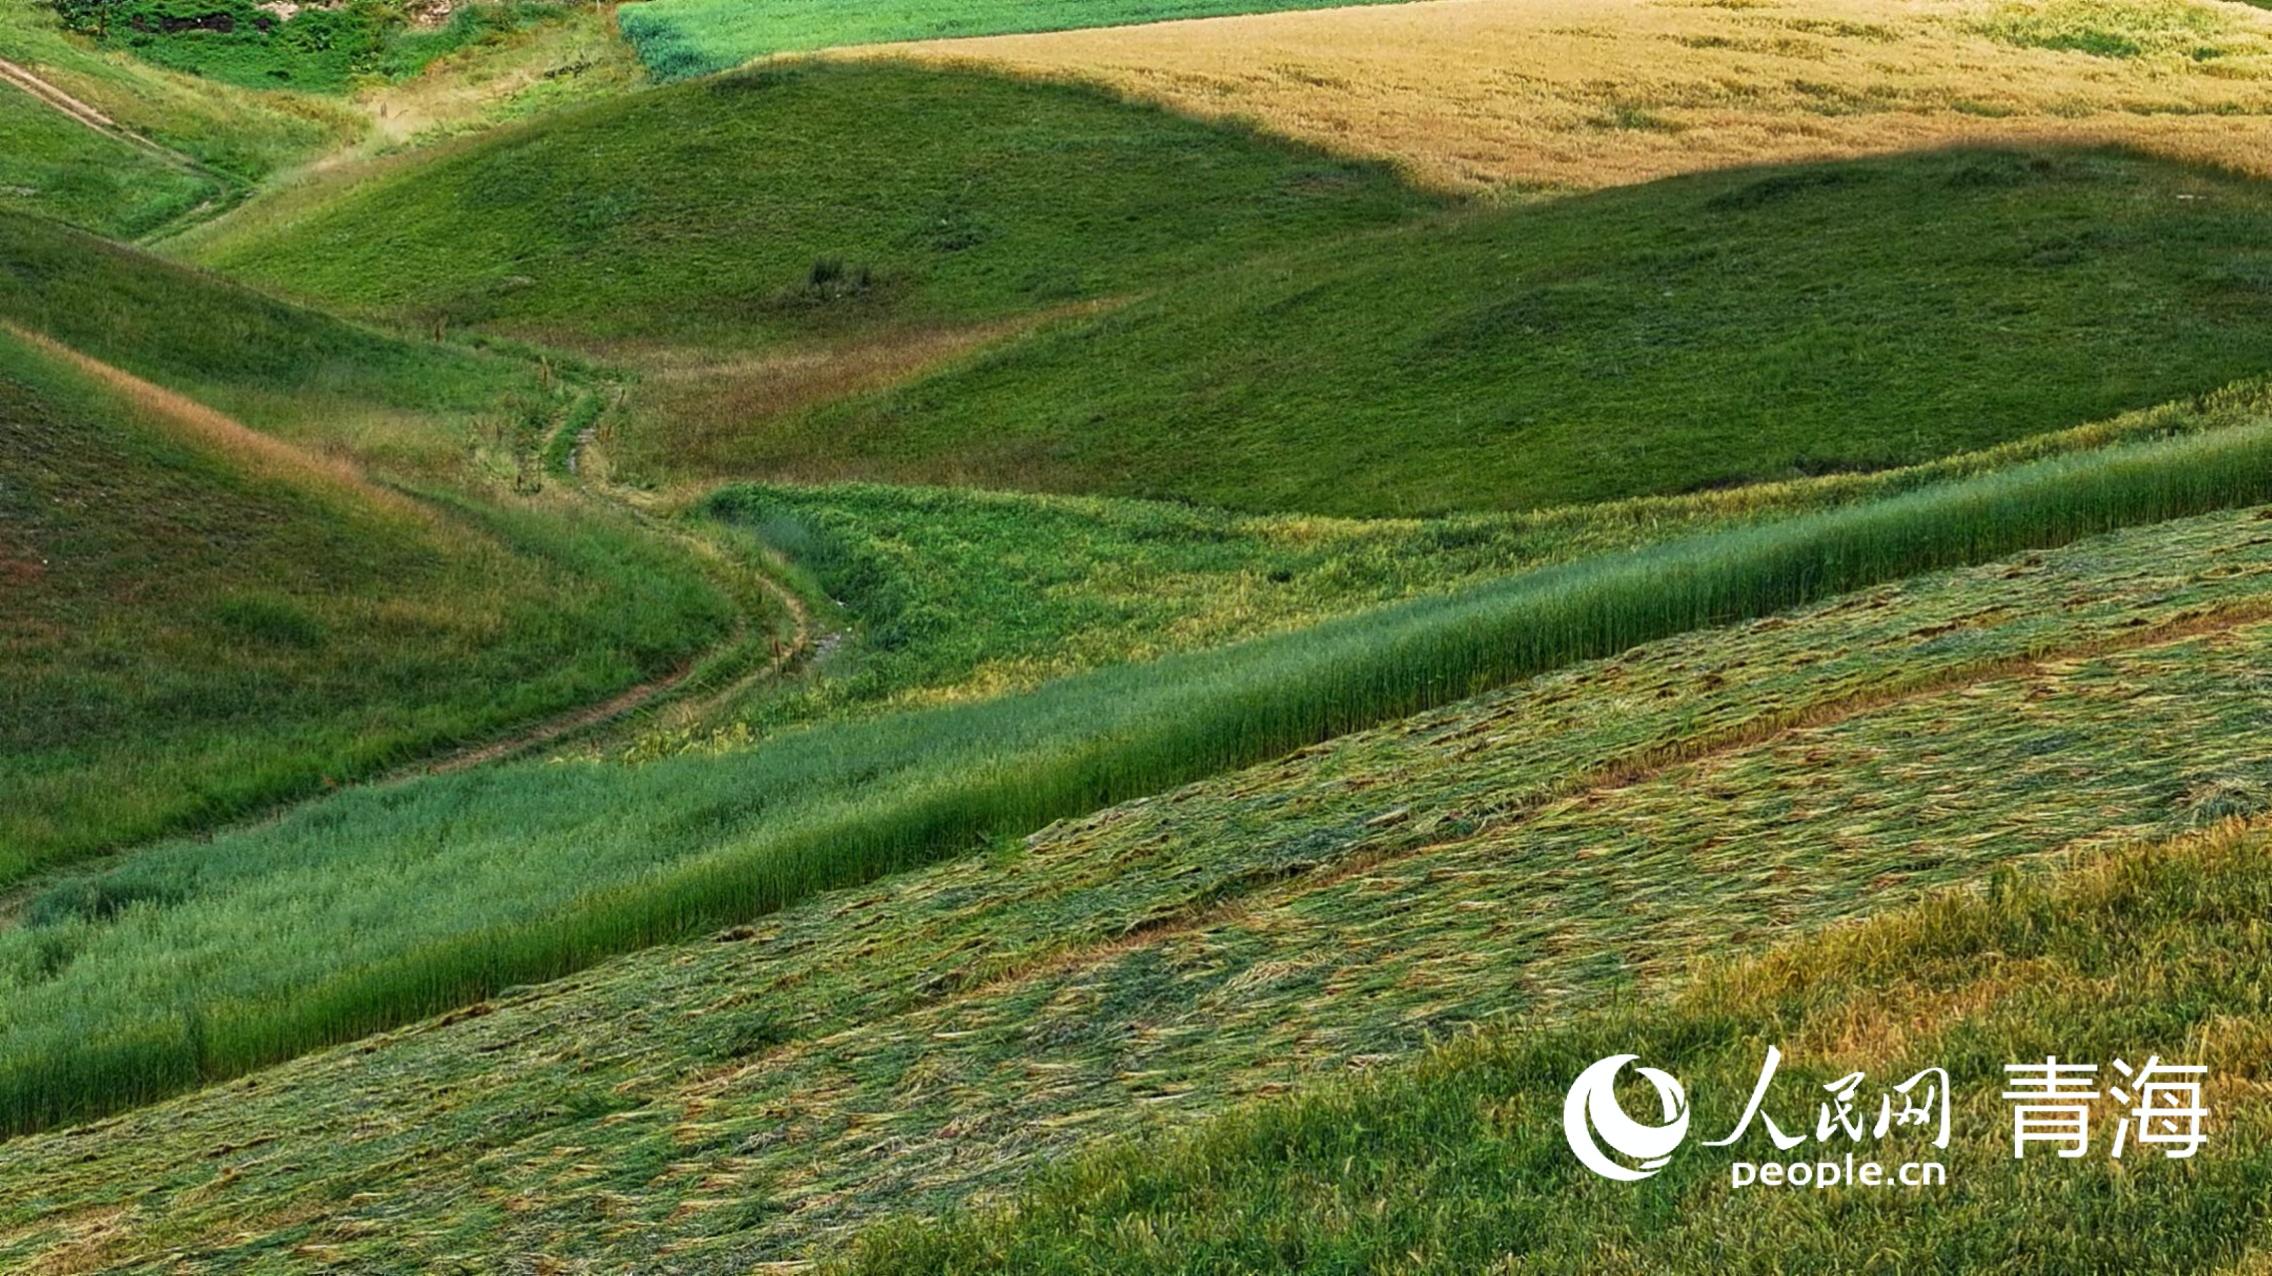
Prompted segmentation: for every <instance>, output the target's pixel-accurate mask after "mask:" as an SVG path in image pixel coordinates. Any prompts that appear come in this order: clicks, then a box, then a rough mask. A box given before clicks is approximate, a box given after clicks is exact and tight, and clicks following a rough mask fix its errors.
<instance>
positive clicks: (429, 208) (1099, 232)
mask: <svg viewBox="0 0 2272 1276" xmlns="http://www.w3.org/2000/svg"><path fill="white" fill-rule="evenodd" d="M1432 202H1433V201H1432V200H1431V199H1430V197H1427V196H1423V195H1420V194H1417V193H1414V192H1412V191H1409V190H1407V189H1405V188H1403V187H1402V186H1400V185H1399V184H1398V183H1397V182H1396V181H1395V180H1394V179H1393V178H1392V177H1391V176H1390V175H1389V173H1388V172H1387V171H1386V170H1385V169H1383V168H1380V167H1377V166H1373V165H1366V164H1360V163H1354V162H1347V161H1341V160H1336V159H1332V158H1329V157H1327V156H1324V155H1322V154H1320V153H1318V152H1316V151H1313V150H1309V149H1306V148H1302V147H1298V146H1294V145H1291V144H1286V143H1280V142H1274V141H1268V140H1265V139H1262V138H1259V137H1254V136H1249V135H1243V134H1239V133H1235V132H1226V131H1223V130H1219V129H1214V128H1210V127H1207V126H1205V125H1201V124H1197V123H1194V122H1191V121H1187V120H1183V119H1179V118H1177V117H1175V116H1172V115H1169V114H1167V113H1165V112H1162V111H1158V110H1154V109H1151V108H1145V107H1138V106H1133V105H1128V104H1124V103H1122V102H1119V101H1116V100H1114V99H1113V98H1111V97H1109V96H1107V95H1105V94H1103V93H1100V92H1097V91H1095V90H1088V89H1079V88H1071V87H1063V86H1054V85H1044V84H1034V83H1021V82H1018V81H1015V80H1007V79H1000V78H995V77H989V76H981V75H972V74H940V73H931V72H925V71H920V70H916V69H912V68H908V67H902V66H896V65H889V64H876V65H809V66H808V65H797V66H784V67H775V68H768V69H764V70H758V71H751V72H745V73H741V74H736V75H731V76H726V77H723V78H719V79H713V80H708V81H704V82H701V83H696V84H686V85H680V86H676V87H673V88H668V89H663V90H658V91H655V92H649V93H640V94H634V95H631V96H629V97H626V98H623V99H620V100H616V101H610V102H605V103H601V104H597V105H594V106H590V107H586V108H582V109H577V110H572V111H569V112H566V113H563V114H559V115H554V116H550V117H547V118H544V119H540V120H537V121H534V122H531V123H529V124H527V125H525V126H520V127H514V128H508V129H505V130H503V131H501V132H499V133H498V134H496V135H494V136H491V137H489V138H487V139H485V140H482V141H480V142H478V143H474V144H469V145H466V146H462V147H454V148H451V149H450V150H449V153H447V154H446V155H442V156H440V157H438V158H436V159H435V160H434V161H433V162H430V163H424V164H419V165H415V166H410V167H405V168H397V169H393V170H390V171H389V172H388V173H386V174H384V175H382V176H379V177H376V178H374V179H373V180H372V181H370V182H369V183H367V184H365V185H363V186H360V187H358V188H356V189H353V190H351V191H349V192H346V193H345V194H344V195H342V196H341V197H340V198H338V199H336V200H332V201H330V202H327V203H324V204H322V205H320V206H318V207H316V208H313V209H309V210H302V211H295V212H289V213H287V214H285V215H283V216H281V217H280V218H279V219H276V220H270V219H267V218H263V217H259V216H249V217H240V218H237V219H234V220H233V221H232V222H231V223H230V224H229V225H228V226H226V227H222V228H217V230H216V233H215V234H213V235H211V236H206V237H201V239H200V240H199V242H198V243H197V244H196V247H195V251H196V254H197V257H198V259H199V260H200V261H202V262H204V263H206V264H208V265H211V266H215V267H218V268H220V269H223V270H226V271H229V272H230V273H233V274H237V275H240V276H242V277H245V278H248V279H251V280H254V281H257V282H261V283H265V284H269V285H273V286H275V287H276V288H279V289H282V290H285V291H288V292H291V293H294V294H297V295H300V296H303V297H309V298H316V299H321V300H323V301H327V302H333V303H338V304H342V305H347V306H351V307H354V308H357V309H359V310H363V311H367V312H388V313H395V314H404V315H410V316H415V317H417V318H418V319H420V320H421V321H423V322H428V323H451V324H479V325H482V326H485V327H489V328H493V329H498V330H503V331H509V332H513V333H517V334H521V335H525V336H535V337H543V338H547V339H552V340H557V341H562V342H568V343H572V344H592V343H600V342H606V341H610V340H617V339H624V338H657V339H668V340H671V341H696V342H700V341H704V340H711V339H721V338H732V339H734V340H737V341H746V340H747V339H749V338H752V337H757V338H781V337H801V336H812V335H816V334H817V335H844V334H867V333H886V334H888V333H889V332H890V331H892V330H894V329H898V328H904V327H909V326H915V325H940V324H958V323H972V322H977V321H981V320H987V319H996V318H1000V317H1003V316H1005V315H1012V314H1018V313H1023V312H1028V311H1035V310H1041V309H1045V308H1049V307H1054V306H1062V305H1066V304H1068V303H1073V302H1078V301H1083V300H1089V299H1095V298H1100V297H1112V296H1118V295H1122V294H1125V293H1130V292H1134V291H1138V290H1141V289H1145V288H1149V287H1152V286H1154V285H1155V284H1156V283H1157V282H1158V281H1159V280H1161V279H1165V278H1174V277H1177V276H1179V275H1182V274H1187V273H1190V272H1194V271H1199V270H1204V269H1209V268H1213V267H1218V266H1221V265H1223V264H1225V263H1227V262H1229V261H1232V260H1236V259H1237V258H1239V257H1242V256H1247V255H1252V254H1254V253H1257V252H1261V251H1264V250H1268V249H1272V248H1275V247H1277V246H1280V245H1282V244H1289V243H1297V242H1301V241H1303V240H1305V239H1310V238H1315V237H1319V236H1324V235H1329V234H1332V233H1335V232H1339V231H1346V230H1351V229H1357V228H1361V227H1367V226H1378V225H1381V224H1383V223H1386V222H1390V221H1394V220H1397V219H1399V218H1401V217H1403V216H1405V215H1407V214H1409V213H1412V212H1414V211H1417V210H1419V209H1422V208H1425V207H1428V206H1430V205H1431V204H1432Z"/></svg>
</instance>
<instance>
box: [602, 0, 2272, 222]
mask: <svg viewBox="0 0 2272 1276" xmlns="http://www.w3.org/2000/svg"><path fill="white" fill-rule="evenodd" d="M710 2H711V0H665V3H664V4H661V5H655V6H640V7H637V8H631V9H626V10H625V13H626V22H629V21H630V18H629V15H630V14H632V13H634V12H639V11H641V10H642V9H651V10H652V11H654V12H669V11H671V10H672V9H675V8H677V7H678V6H679V5H682V4H685V5H692V4H695V3H703V4H708V3H710ZM2262 8H2263V6H2261V5H2260V6H2257V7H2256V8H2253V9H2252V8H2250V7H2248V6H2246V5H2243V4H2231V3H2221V2H2219V0H1934V2H1933V3H1925V4H1920V3H1914V2H1913V0H1744V3H1741V4H1636V3H1633V0H1553V3H1550V4H1542V3H1538V2H1537V0H1437V2H1433V3H1415V4H1406V5H1393V6H1374V7H1354V6H1345V7H1336V8H1332V9H1329V10H1324V11H1319V12H1298V13H1280V14H1274V15H1269V16H1264V17H1255V18H1246V19H1241V20H1239V21H1237V22H1233V23H1187V24H1181V25H1174V26H1156V27H1141V28H1135V29H1124V30H1110V31H1071V32H1065V33H1063V34H1058V35H1034V36H1011V37H1003V38H997V39H983V40H956V41H951V42H941V43H938V44H926V45H906V46H901V47H900V48H898V49H896V50H894V52H895V53H899V54H901V55H904V56H911V57H921V58H926V59H938V60H941V61H945V62H948V63H952V64H955V65H965V66H967V65H976V66H980V67H991V68H998V69H1005V70H1012V71H1022V72H1026V73H1029V74H1038V75H1045V76H1058V77H1068V76H1070V77H1078V78H1081V79H1088V80H1095V81H1099V82H1102V83H1104V84H1107V85H1109V86H1111V87H1113V88H1115V89H1119V90H1122V91H1124V92H1127V93H1131V94H1134V95H1136V96H1138V97H1141V98H1145V99H1147V100H1151V101H1157V102H1160V103H1163V104H1165V105H1168V106H1171V107H1173V108H1175V109H1177V110H1181V111H1186V112H1189V113H1191V114H1193V115H1196V116H1199V117H1200V118H1203V119H1219V120H1237V121H1242V122H1248V123H1253V124H1259V125H1260V126H1261V127H1263V128H1265V129H1268V130H1270V131H1272V132H1276V133H1281V134H1284V135H1285V136H1288V137H1295V138H1301V139H1303V140H1306V141H1312V142H1317V143H1319V144H1321V145H1325V146H1330V147H1332V148H1334V149H1336V150H1339V151H1342V152H1344V153H1348V154H1354V155H1365V156H1372V157H1376V158H1381V159H1387V160H1391V161H1394V162H1395V163H1396V164H1398V165H1399V166H1400V167H1402V168H1403V169H1404V170H1405V171H1406V172H1407V173H1409V174H1410V175H1411V176H1412V177H1414V178H1415V179H1417V180H1419V181H1421V182H1423V183H1425V184H1427V185H1429V186H1432V187H1438V188H1441V189H1446V190H1456V191H1509V192H1536V191H1542V190H1547V191H1569V190H1592V189H1595V188H1597V187H1602V186H1619V185H1626V184H1629V183H1633V182H1640V181H1647V180H1650V179H1653V178H1658V177H1665V176H1669V175H1671V174H1674V173H1688V172H1697V171H1700V170H1706V169H1718V168H1729V167H1734V166H1738V165H1744V164H1759V163H1774V162H1788V161H1794V160H1813V159H1825V158H1832V157H1837V156H1853V155H1865V154H1885V153H1889V152H1898V151H1911V150H1921V149H1928V148H1931V147H1935V146H1946V145H1950V144H1952V143H1964V142H1972V143H1982V142H1986V143H1994V144H2008V143H2011V142H2014V141H2020V140H2035V141H2051V140H2066V141H2081V142H2094V143H2105V142H2122V143H2126V144H2131V145H2136V146H2140V147H2146V148H2150V149H2152V150H2153V151H2155V152H2156V153H2159V154H2164V155H2170V156H2175V157H2182V158H2186V159H2191V160H2196V161H2205V162H2209V163H2213V164H2218V165H2225V166H2229V167H2233V168H2236V169H2240V170H2244V171H2249V172H2253V173H2256V174H2257V175H2259V176H2272V98H2268V97H2267V96H2266V93H2265V88H2266V86H2267V84H2268V83H2272V14H2266V13H2264V12H2262V11H2261V10H2262ZM745 11H746V10H745Z"/></svg>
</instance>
